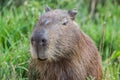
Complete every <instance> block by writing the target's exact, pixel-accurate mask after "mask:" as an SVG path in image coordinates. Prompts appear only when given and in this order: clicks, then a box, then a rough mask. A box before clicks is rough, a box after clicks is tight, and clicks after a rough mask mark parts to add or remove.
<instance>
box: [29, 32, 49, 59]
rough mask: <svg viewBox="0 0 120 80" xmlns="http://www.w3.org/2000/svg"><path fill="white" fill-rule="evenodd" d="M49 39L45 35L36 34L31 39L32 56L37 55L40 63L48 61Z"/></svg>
mask: <svg viewBox="0 0 120 80" xmlns="http://www.w3.org/2000/svg"><path fill="white" fill-rule="evenodd" d="M47 43H48V40H47V37H46V35H45V34H44V33H40V32H35V33H33V35H32V37H31V49H32V55H36V58H37V59H38V60H40V61H45V60H47V56H46V49H47Z"/></svg>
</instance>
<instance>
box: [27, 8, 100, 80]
mask: <svg viewBox="0 0 120 80" xmlns="http://www.w3.org/2000/svg"><path fill="white" fill-rule="evenodd" d="M47 11H48V12H47V13H45V14H44V15H42V16H41V17H40V19H39V20H38V22H37V24H36V26H35V28H34V30H33V33H32V36H31V38H32V39H31V55H32V59H31V61H30V64H29V80H86V79H87V78H89V77H91V78H92V79H93V80H102V65H101V57H100V54H99V52H98V49H97V47H96V46H95V44H94V42H93V41H92V40H91V39H90V38H89V37H88V36H87V35H86V34H85V33H84V32H83V31H82V30H81V29H79V26H78V25H77V23H76V22H75V20H74V19H75V15H76V11H75V10H71V11H66V10H60V9H56V10H51V9H50V10H49V8H47ZM41 33H42V34H41ZM39 35H42V39H43V38H44V39H45V41H42V42H41V40H40V38H41V36H39ZM43 43H45V45H44V46H43V45H41V44H43Z"/></svg>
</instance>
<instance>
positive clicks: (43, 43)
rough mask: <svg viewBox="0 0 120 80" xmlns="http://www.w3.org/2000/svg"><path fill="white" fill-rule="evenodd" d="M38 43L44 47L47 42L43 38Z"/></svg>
mask: <svg viewBox="0 0 120 80" xmlns="http://www.w3.org/2000/svg"><path fill="white" fill-rule="evenodd" d="M40 43H41V45H42V46H46V44H47V40H46V39H45V38H42V39H41V42H40Z"/></svg>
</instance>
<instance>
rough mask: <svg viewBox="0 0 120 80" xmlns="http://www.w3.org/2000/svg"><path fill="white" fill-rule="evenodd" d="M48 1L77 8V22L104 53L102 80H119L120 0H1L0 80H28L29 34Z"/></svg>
mask: <svg viewBox="0 0 120 80" xmlns="http://www.w3.org/2000/svg"><path fill="white" fill-rule="evenodd" d="M96 1H97V2H96ZM46 5H48V6H50V7H51V8H53V9H56V8H60V9H66V10H70V9H74V8H76V9H77V10H78V15H77V17H76V22H77V23H78V24H79V25H80V28H81V29H82V30H83V31H84V32H85V33H86V34H88V35H89V36H90V37H91V38H92V39H93V40H94V41H95V43H96V45H97V47H98V49H99V51H100V54H101V56H102V60H103V63H102V64H103V70H104V75H103V80H120V0H46V1H45V0H0V80H28V78H27V72H28V69H27V68H28V64H29V59H30V51H29V50H30V35H31V32H32V29H33V27H34V25H35V23H36V22H37V20H38V18H39V16H40V14H44V12H45V10H44V9H45V6H46Z"/></svg>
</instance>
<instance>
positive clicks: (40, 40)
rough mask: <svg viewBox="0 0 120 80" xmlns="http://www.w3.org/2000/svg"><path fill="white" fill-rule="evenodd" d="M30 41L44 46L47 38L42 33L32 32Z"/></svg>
mask: <svg viewBox="0 0 120 80" xmlns="http://www.w3.org/2000/svg"><path fill="white" fill-rule="evenodd" d="M31 42H32V43H33V44H34V43H35V44H36V45H41V46H46V45H47V38H46V36H45V35H44V34H43V33H39V32H37V33H34V35H33V36H32V37H31Z"/></svg>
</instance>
